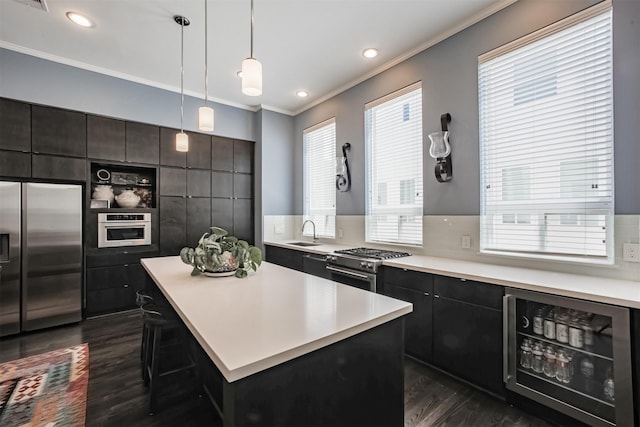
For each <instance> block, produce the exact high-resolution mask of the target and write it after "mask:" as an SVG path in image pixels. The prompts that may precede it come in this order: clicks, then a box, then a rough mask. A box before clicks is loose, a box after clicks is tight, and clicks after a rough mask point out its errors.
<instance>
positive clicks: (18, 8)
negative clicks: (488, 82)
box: [0, 0, 516, 115]
mask: <svg viewBox="0 0 640 427" xmlns="http://www.w3.org/2000/svg"><path fill="white" fill-rule="evenodd" d="M204 1H205V0H109V1H105V0H0V47H3V48H6V49H10V50H15V51H18V52H23V53H26V54H29V55H33V56H38V57H42V58H45V59H49V60H52V61H56V62H60V63H64V64H68V65H72V66H75V67H79V68H84V69H87V70H91V71H96V72H99V73H103V74H107V75H111V76H115V77H118V78H123V79H127V80H131V81H135V82H138V83H142V84H146V85H150V86H155V87H159V88H163V89H167V90H171V91H176V92H179V91H180V25H178V24H176V23H175V22H174V20H173V16H174V15H184V16H186V17H187V18H188V19H189V20H190V21H191V25H190V26H188V27H185V29H184V46H185V52H184V87H185V93H186V94H188V95H192V96H196V97H201V98H203V97H204V31H205V26H204V25H205V19H204ZM514 1H516V0H255V2H254V57H255V58H257V59H258V60H260V61H261V62H262V65H263V94H262V95H261V96H259V97H250V96H247V95H244V94H242V92H241V88H240V79H239V78H238V77H237V75H236V72H237V71H238V70H239V68H240V64H241V62H242V60H243V59H244V58H246V57H248V56H249V50H250V35H249V34H250V0H208V3H207V5H208V6H207V7H208V34H209V36H208V56H209V59H208V62H209V91H208V92H209V99H211V100H215V101H218V102H222V103H224V104H228V105H231V106H235V107H240V108H246V109H250V110H257V109H258V108H261V107H262V108H266V109H270V110H273V111H277V112H281V113H285V114H292V115H294V114H297V113H299V112H301V111H304V110H305V109H307V108H310V107H311V106H313V105H316V104H318V103H320V102H321V101H323V100H325V99H328V98H330V97H331V96H334V95H336V94H337V93H340V92H341V91H343V90H345V89H347V88H349V87H351V86H354V85H355V84H357V83H359V82H361V81H363V80H365V79H367V78H369V77H371V76H373V75H375V74H377V73H379V72H381V71H383V70H385V69H387V68H389V67H391V66H393V65H395V64H397V63H398V62H400V61H402V60H404V59H406V58H408V57H409V56H412V55H413V54H415V53H417V52H419V51H421V50H424V49H425V48H427V47H429V46H431V45H433V44H435V43H437V42H438V41H440V40H442V39H444V38H446V37H448V36H450V35H452V34H454V33H456V32H458V31H460V30H462V29H464V28H465V27H467V26H469V25H471V24H473V23H475V22H477V21H478V20H480V19H482V18H484V17H486V16H488V15H490V14H492V13H494V12H496V11H498V10H500V9H502V8H503V7H506V6H507V5H509V4H511V3H513V2H514ZM21 2H32V3H33V2H35V3H38V2H45V4H46V6H47V7H48V11H47V12H45V11H43V10H41V9H37V8H35V7H32V6H28V5H25V4H22V3H21ZM67 11H76V12H81V13H84V14H86V15H87V16H89V17H90V18H91V19H93V21H94V22H95V26H94V27H93V28H89V29H87V28H81V27H79V26H77V25H75V24H72V23H71V22H70V21H69V20H68V19H67V18H66V16H65V13H66V12H67ZM368 47H375V48H377V49H379V52H380V54H379V55H378V57H376V58H374V59H365V58H363V56H362V54H361V53H362V51H363V50H364V49H365V48H368ZM299 89H305V90H307V91H308V92H309V94H310V95H309V96H308V97H307V98H304V99H303V98H299V97H297V96H296V91H297V90H299Z"/></svg>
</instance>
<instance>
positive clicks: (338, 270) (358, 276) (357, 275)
mask: <svg viewBox="0 0 640 427" xmlns="http://www.w3.org/2000/svg"><path fill="white" fill-rule="evenodd" d="M326 269H327V270H329V271H333V272H334V273H338V274H342V275H345V276H349V277H355V278H356V279H362V280H369V279H370V278H371V276H368V275H366V274H360V273H355V272H353V271H349V270H343V269H341V268H335V267H332V266H330V265H327V266H326Z"/></svg>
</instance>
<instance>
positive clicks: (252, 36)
mask: <svg viewBox="0 0 640 427" xmlns="http://www.w3.org/2000/svg"><path fill="white" fill-rule="evenodd" d="M251 58H253V0H251Z"/></svg>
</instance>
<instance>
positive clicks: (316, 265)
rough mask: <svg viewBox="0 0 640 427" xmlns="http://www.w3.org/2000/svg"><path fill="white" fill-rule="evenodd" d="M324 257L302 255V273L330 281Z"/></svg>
mask: <svg viewBox="0 0 640 427" xmlns="http://www.w3.org/2000/svg"><path fill="white" fill-rule="evenodd" d="M326 258H327V257H326V256H325V255H319V254H304V255H302V271H304V272H305V273H307V274H312V275H314V276H318V277H322V278H323V279H330V278H331V274H329V271H328V270H327V268H326V266H327V260H326Z"/></svg>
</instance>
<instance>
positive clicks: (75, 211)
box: [0, 181, 83, 336]
mask: <svg viewBox="0 0 640 427" xmlns="http://www.w3.org/2000/svg"><path fill="white" fill-rule="evenodd" d="M82 224H83V221H82V186H80V185H67V184H45V183H35V182H31V183H21V182H8V181H0V267H1V270H0V336H5V335H10V334H15V333H19V332H22V331H32V330H36V329H41V328H46V327H50V326H57V325H61V324H65V323H72V322H77V321H79V320H81V318H82V281H83V274H82V271H83V261H82V260H83V254H82Z"/></svg>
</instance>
